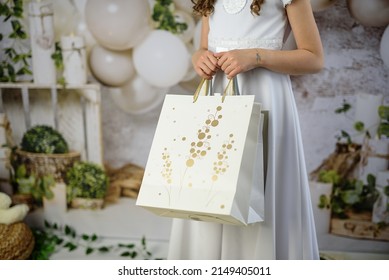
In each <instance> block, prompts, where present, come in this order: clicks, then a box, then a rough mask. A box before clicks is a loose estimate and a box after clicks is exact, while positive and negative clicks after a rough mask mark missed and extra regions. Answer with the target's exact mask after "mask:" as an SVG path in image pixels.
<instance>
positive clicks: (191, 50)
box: [181, 43, 197, 82]
mask: <svg viewBox="0 0 389 280" xmlns="http://www.w3.org/2000/svg"><path fill="white" fill-rule="evenodd" d="M186 47H187V49H188V53H189V56H188V60H189V62H188V70H187V72H186V75H185V76H184V77H183V78H182V79H181V82H187V81H191V80H193V79H194V78H195V77H196V76H197V73H196V71H195V70H194V67H193V65H192V59H191V58H192V54H193V53H194V52H195V49H194V46H193V44H192V43H188V44H186Z"/></svg>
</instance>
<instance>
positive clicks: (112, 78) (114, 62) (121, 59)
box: [89, 45, 135, 87]
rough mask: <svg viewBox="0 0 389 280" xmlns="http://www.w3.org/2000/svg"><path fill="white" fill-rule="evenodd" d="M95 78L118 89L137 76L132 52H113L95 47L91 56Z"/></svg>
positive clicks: (91, 67)
mask: <svg viewBox="0 0 389 280" xmlns="http://www.w3.org/2000/svg"><path fill="white" fill-rule="evenodd" d="M89 65H90V69H91V71H92V74H93V76H94V77H95V78H96V79H97V80H98V81H100V82H101V83H103V84H105V85H108V86H112V87H118V86H122V85H124V84H125V83H126V82H128V81H129V80H130V79H131V77H132V76H134V74H135V69H134V65H133V62H132V56H131V51H112V50H108V49H105V48H104V47H102V46H100V45H95V46H94V47H93V48H92V50H91V52H90V56H89Z"/></svg>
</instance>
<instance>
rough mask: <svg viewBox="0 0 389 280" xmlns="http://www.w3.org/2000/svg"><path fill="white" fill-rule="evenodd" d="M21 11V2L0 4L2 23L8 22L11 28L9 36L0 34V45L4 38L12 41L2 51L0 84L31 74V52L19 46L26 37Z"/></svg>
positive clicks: (3, 2)
mask: <svg viewBox="0 0 389 280" xmlns="http://www.w3.org/2000/svg"><path fill="white" fill-rule="evenodd" d="M23 11H24V9H23V0H6V1H2V2H0V16H2V17H4V19H3V22H10V23H11V27H12V31H11V32H10V33H9V34H3V33H0V43H4V41H5V39H6V38H8V39H12V40H10V41H11V42H12V43H11V44H10V45H7V46H5V47H4V49H3V52H4V54H5V55H4V58H2V60H1V61H0V82H16V81H17V79H18V77H20V76H24V75H31V74H32V72H31V70H30V64H29V61H28V60H29V59H30V58H31V50H30V49H28V50H26V47H23V46H22V44H21V43H22V42H23V41H24V40H26V39H27V37H28V36H27V33H26V31H25V30H24V28H23V25H22V23H21V19H22V18H23ZM3 24H4V23H3Z"/></svg>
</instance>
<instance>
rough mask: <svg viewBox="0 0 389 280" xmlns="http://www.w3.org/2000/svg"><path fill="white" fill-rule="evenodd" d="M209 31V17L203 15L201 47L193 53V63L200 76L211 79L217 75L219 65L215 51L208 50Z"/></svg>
mask: <svg viewBox="0 0 389 280" xmlns="http://www.w3.org/2000/svg"><path fill="white" fill-rule="evenodd" d="M208 32H209V18H208V17H203V18H202V22H201V38H200V47H199V49H198V50H197V51H196V52H195V53H194V54H193V55H192V64H193V67H194V69H195V71H196V72H197V74H198V75H199V76H201V77H202V78H205V79H208V80H209V79H212V76H213V75H215V73H216V71H217V70H218V68H219V66H218V65H217V58H216V57H215V55H214V53H213V52H211V51H208Z"/></svg>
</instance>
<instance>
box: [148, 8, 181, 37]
mask: <svg viewBox="0 0 389 280" xmlns="http://www.w3.org/2000/svg"><path fill="white" fill-rule="evenodd" d="M174 9H175V7H174V2H173V0H156V2H155V4H154V8H153V13H152V15H151V18H152V19H153V21H154V22H155V23H156V29H159V30H166V31H169V32H171V33H173V34H181V33H183V32H184V31H185V30H186V29H187V28H188V25H187V24H186V23H184V22H177V21H176V18H175V16H174V13H173V12H174Z"/></svg>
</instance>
